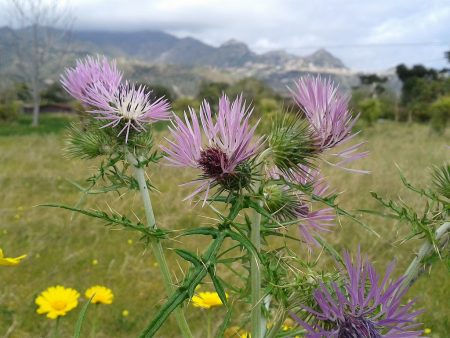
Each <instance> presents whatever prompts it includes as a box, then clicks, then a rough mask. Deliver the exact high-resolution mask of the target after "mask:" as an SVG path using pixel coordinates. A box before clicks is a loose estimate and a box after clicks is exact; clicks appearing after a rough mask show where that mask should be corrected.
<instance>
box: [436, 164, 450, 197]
mask: <svg viewBox="0 0 450 338" xmlns="http://www.w3.org/2000/svg"><path fill="white" fill-rule="evenodd" d="M433 184H434V186H435V188H436V191H437V192H438V193H439V194H441V195H442V196H444V197H446V198H448V199H450V164H444V165H443V166H442V167H437V166H435V167H434V168H433Z"/></svg>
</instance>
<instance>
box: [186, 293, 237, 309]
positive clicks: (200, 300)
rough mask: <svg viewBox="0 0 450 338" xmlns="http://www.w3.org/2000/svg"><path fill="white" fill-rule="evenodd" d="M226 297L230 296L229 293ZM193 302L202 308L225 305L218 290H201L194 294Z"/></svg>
mask: <svg viewBox="0 0 450 338" xmlns="http://www.w3.org/2000/svg"><path fill="white" fill-rule="evenodd" d="M226 297H227V298H228V295H226ZM192 304H193V305H194V306H195V307H200V308H202V309H210V308H212V307H216V306H221V305H223V303H222V301H221V300H220V297H219V295H218V294H217V292H199V293H197V294H195V295H194V296H192Z"/></svg>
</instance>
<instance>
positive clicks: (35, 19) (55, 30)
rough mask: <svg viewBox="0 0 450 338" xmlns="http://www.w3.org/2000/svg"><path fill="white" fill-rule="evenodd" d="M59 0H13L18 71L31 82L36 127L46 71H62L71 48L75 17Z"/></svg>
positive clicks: (25, 79) (11, 10)
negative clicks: (69, 41) (69, 44)
mask: <svg viewBox="0 0 450 338" xmlns="http://www.w3.org/2000/svg"><path fill="white" fill-rule="evenodd" d="M60 3H61V2H60V1H58V0H10V10H9V14H10V15H9V18H10V20H11V26H12V28H13V34H14V41H13V43H14V48H15V52H16V61H17V67H16V70H17V73H18V74H20V76H21V77H22V78H23V79H24V81H26V82H27V83H28V85H29V88H30V92H31V96H32V101H33V122H32V125H33V126H37V125H38V124H39V113H40V103H41V88H42V83H43V82H44V80H45V79H44V74H45V73H46V74H52V73H55V72H58V71H59V69H60V65H61V62H63V59H64V56H65V55H66V52H67V50H68V40H69V39H68V38H69V34H70V28H71V25H72V21H73V20H72V16H71V14H70V13H69V11H68V10H67V9H66V8H63V7H61V5H60Z"/></svg>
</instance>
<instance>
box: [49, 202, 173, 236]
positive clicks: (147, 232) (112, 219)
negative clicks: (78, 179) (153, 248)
mask: <svg viewBox="0 0 450 338" xmlns="http://www.w3.org/2000/svg"><path fill="white" fill-rule="evenodd" d="M40 206H41V207H51V208H61V209H66V210H70V211H76V212H79V213H81V214H84V215H86V216H91V217H94V218H99V219H102V220H104V221H106V222H107V224H119V225H122V226H123V227H124V228H130V229H133V230H136V231H139V232H141V233H143V234H144V237H146V238H154V239H158V240H160V239H165V238H167V234H168V231H167V230H162V229H153V228H152V229H151V228H149V227H148V226H146V225H145V224H142V223H140V222H139V223H133V222H131V220H129V219H128V218H127V217H126V216H123V215H108V214H107V213H106V212H104V211H99V210H92V211H89V210H83V209H78V208H73V207H70V206H66V205H60V204H41V205H40Z"/></svg>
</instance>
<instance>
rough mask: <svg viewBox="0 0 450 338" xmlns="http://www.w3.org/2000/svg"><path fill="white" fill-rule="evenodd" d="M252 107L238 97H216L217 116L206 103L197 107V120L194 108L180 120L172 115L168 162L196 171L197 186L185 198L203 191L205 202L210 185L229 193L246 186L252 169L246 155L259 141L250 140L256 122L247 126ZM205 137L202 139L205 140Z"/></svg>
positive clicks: (165, 149) (252, 153)
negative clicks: (217, 99) (198, 176)
mask: <svg viewBox="0 0 450 338" xmlns="http://www.w3.org/2000/svg"><path fill="white" fill-rule="evenodd" d="M251 113H252V110H251V109H250V108H249V107H248V106H246V105H245V102H243V101H242V96H239V97H237V98H236V99H235V100H234V101H233V102H230V100H229V99H228V97H227V96H225V95H224V96H222V97H221V98H220V100H219V111H218V113H217V118H216V119H213V117H212V113H211V108H210V105H209V103H208V102H206V101H204V102H203V103H202V105H201V107H200V121H199V118H198V117H197V114H196V112H195V110H194V109H192V108H190V107H189V117H190V119H189V118H188V115H187V114H186V113H185V114H184V122H183V120H182V119H181V118H179V117H178V116H174V120H173V122H172V127H169V129H170V132H171V136H172V140H169V139H168V140H167V141H168V142H169V146H168V147H162V149H163V150H164V151H165V152H166V153H167V155H168V156H167V160H168V161H169V164H171V165H173V166H177V167H192V168H195V169H198V170H200V172H201V175H200V178H199V180H198V181H199V182H200V183H199V186H198V187H197V189H196V190H195V191H194V192H193V193H192V194H191V195H190V196H188V197H187V198H191V197H193V196H195V195H196V194H198V193H201V192H205V201H206V198H207V196H208V193H209V191H210V190H211V188H213V187H215V186H220V187H221V189H222V190H226V191H229V192H232V191H238V190H241V189H245V188H250V185H251V179H252V170H251V163H250V161H249V160H250V158H251V157H253V156H254V155H255V154H256V153H257V151H258V150H259V148H260V146H261V145H262V143H263V138H262V137H261V138H259V139H258V140H257V141H256V142H254V143H252V137H253V135H254V133H255V128H256V126H257V123H256V124H255V125H254V126H253V127H250V125H249V118H250V116H251ZM205 138H206V139H205Z"/></svg>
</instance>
